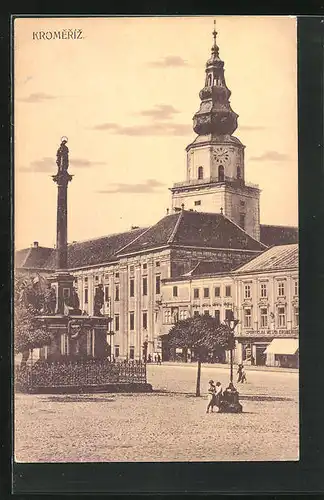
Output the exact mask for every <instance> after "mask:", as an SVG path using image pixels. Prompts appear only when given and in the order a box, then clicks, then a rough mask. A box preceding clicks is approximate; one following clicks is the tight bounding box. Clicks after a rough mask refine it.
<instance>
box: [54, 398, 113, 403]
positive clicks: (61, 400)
mask: <svg viewBox="0 0 324 500" xmlns="http://www.w3.org/2000/svg"><path fill="white" fill-rule="evenodd" d="M45 401H46V402H48V403H113V402H114V401H115V399H112V398H96V397H94V398H91V397H82V396H63V397H62V396H61V397H57V396H56V397H55V396H50V397H48V398H46V399H45Z"/></svg>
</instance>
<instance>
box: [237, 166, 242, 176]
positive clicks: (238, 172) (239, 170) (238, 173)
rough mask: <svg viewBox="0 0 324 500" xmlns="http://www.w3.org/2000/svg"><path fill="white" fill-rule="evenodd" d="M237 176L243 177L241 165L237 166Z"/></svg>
mask: <svg viewBox="0 0 324 500" xmlns="http://www.w3.org/2000/svg"><path fill="white" fill-rule="evenodd" d="M236 177H237V178H238V179H241V178H242V172H241V167H237V169H236Z"/></svg>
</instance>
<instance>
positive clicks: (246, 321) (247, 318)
mask: <svg viewBox="0 0 324 500" xmlns="http://www.w3.org/2000/svg"><path fill="white" fill-rule="evenodd" d="M244 326H245V328H251V309H250V308H248V309H244Z"/></svg>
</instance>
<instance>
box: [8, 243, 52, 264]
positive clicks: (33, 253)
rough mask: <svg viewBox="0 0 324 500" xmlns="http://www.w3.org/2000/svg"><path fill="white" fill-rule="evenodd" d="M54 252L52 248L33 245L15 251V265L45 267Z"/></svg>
mask: <svg viewBox="0 0 324 500" xmlns="http://www.w3.org/2000/svg"><path fill="white" fill-rule="evenodd" d="M53 254H55V252H54V248H48V247H40V246H33V247H31V248H24V249H22V250H18V251H17V252H15V266H16V267H20V268H21V267H24V268H29V269H43V268H44V269H46V268H47V267H48V266H47V262H48V261H49V260H50V259H51V257H52V255H53Z"/></svg>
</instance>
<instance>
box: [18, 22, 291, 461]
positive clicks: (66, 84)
mask: <svg viewBox="0 0 324 500" xmlns="http://www.w3.org/2000/svg"><path fill="white" fill-rule="evenodd" d="M13 78H14V80H13V81H14V101H13V106H14V194H15V207H14V217H15V222H14V239H15V254H14V265H15V275H14V460H15V461H16V462H17V463H67V462H70V463H85V462H186V463H188V462H238V461H239V462H260V461H268V462H274V461H294V462H296V461H298V460H299V272H298V180H297V178H298V169H297V167H298V165H297V161H298V158H297V156H298V155H297V139H298V136H297V20H296V17H292V16H285V17H284V16H273V17H272V16H264V17H262V16H216V17H210V16H205V17H204V16H188V17H185V16H184V17H178V16H172V17H168V16H165V17H163V16H155V17H135V16H134V17H118V16H117V17H52V18H51V17H37V18H36V17H34V18H33V17H17V18H15V20H14V24H13Z"/></svg>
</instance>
